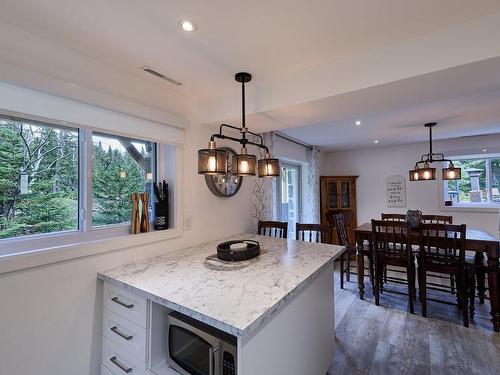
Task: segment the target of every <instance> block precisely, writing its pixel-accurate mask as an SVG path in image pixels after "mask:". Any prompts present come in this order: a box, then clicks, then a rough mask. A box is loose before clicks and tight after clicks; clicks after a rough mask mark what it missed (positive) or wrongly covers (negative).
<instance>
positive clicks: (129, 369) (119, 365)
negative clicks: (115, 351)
mask: <svg viewBox="0 0 500 375" xmlns="http://www.w3.org/2000/svg"><path fill="white" fill-rule="evenodd" d="M109 360H110V361H111V362H112V363H113V364H114V365H115V366H117V367H118V368H119V369H120V370H122V371H123V372H126V373H127V374H130V373H131V372H132V371H133V368H132V367H127V366H125V365H122V364H121V363H120V362H118V360H117V359H116V356H114V357H111V358H110V359H109Z"/></svg>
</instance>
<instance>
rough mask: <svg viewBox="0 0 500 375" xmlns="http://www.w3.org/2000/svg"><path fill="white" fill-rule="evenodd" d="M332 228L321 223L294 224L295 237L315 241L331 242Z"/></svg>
mask: <svg viewBox="0 0 500 375" xmlns="http://www.w3.org/2000/svg"><path fill="white" fill-rule="evenodd" d="M331 237H332V228H331V227H330V226H329V225H322V224H299V223H297V224H295V239H297V240H302V241H308V242H316V243H327V244H329V243H331Z"/></svg>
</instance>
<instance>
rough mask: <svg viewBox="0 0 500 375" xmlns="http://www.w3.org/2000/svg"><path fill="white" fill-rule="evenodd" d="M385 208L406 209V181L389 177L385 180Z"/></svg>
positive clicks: (402, 178)
mask: <svg viewBox="0 0 500 375" xmlns="http://www.w3.org/2000/svg"><path fill="white" fill-rule="evenodd" d="M385 185H386V187H385V192H386V197H387V207H406V180H405V178H404V177H403V176H399V175H398V176H389V177H387V179H386V180H385Z"/></svg>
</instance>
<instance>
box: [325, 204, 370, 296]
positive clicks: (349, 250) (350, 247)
mask: <svg viewBox="0 0 500 375" xmlns="http://www.w3.org/2000/svg"><path fill="white" fill-rule="evenodd" d="M331 220H332V221H333V224H334V226H335V229H336V232H337V239H338V243H339V244H340V245H341V246H345V252H344V253H343V254H342V255H341V256H340V289H344V274H346V279H347V282H349V281H351V257H352V256H356V257H358V256H366V257H367V258H368V269H369V273H370V281H371V283H372V286H373V283H374V277H373V259H372V252H371V251H370V250H369V248H368V247H364V246H363V247H359V246H356V245H355V244H353V243H352V242H351V241H350V240H351V239H350V238H349V235H348V233H347V228H346V225H345V218H344V214H343V213H336V214H332V215H331ZM344 262H345V263H344ZM344 264H347V267H345V268H344ZM357 272H359V271H357Z"/></svg>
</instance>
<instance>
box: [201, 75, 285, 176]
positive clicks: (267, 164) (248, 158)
mask: <svg viewBox="0 0 500 375" xmlns="http://www.w3.org/2000/svg"><path fill="white" fill-rule="evenodd" d="M234 79H235V80H236V81H237V82H239V83H241V127H239V128H238V127H235V126H231V125H227V124H221V125H220V127H219V133H217V134H213V135H212V136H211V137H210V142H209V143H208V148H206V149H202V150H199V151H198V173H199V174H209V175H210V174H225V173H227V154H226V151H225V150H222V149H218V148H217V145H216V143H215V138H219V139H229V140H231V141H234V142H238V143H240V144H241V150H240V153H239V154H237V155H234V156H233V160H232V168H233V170H232V172H233V174H235V175H237V176H255V173H256V165H257V157H256V156H255V155H252V154H249V153H248V150H247V145H253V146H257V147H259V148H261V149H264V151H265V156H264V159H261V160H259V162H258V165H259V167H258V170H259V177H277V176H279V173H280V168H279V160H278V159H273V158H271V155H270V153H269V149H268V148H267V146H266V145H265V144H264V140H263V139H262V136H261V135H259V134H256V133H253V132H251V131H249V130H248V128H247V127H246V122H245V83H248V82H250V81H251V80H252V76H251V74H250V73H245V72H240V73H237V74H236V75H235V76H234ZM227 128H229V129H234V130H237V131H239V132H240V134H241V137H240V138H235V137H231V136H228V135H225V134H223V130H225V129H227ZM248 134H251V135H252V136H253V137H255V138H256V141H255V142H253V141H250V140H249V139H248Z"/></svg>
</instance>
